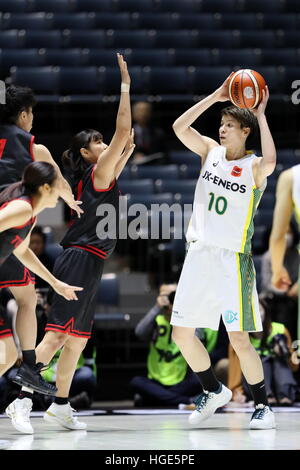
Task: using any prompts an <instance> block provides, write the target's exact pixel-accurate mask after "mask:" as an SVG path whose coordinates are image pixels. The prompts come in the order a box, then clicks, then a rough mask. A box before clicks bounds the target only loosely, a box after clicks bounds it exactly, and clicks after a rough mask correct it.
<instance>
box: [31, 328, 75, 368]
mask: <svg viewBox="0 0 300 470" xmlns="http://www.w3.org/2000/svg"><path fill="white" fill-rule="evenodd" d="M67 339H68V335H67V334H65V333H60V332H58V331H47V332H46V334H45V336H44V338H43V339H42V341H41V342H40V343H39V344H38V346H37V347H36V349H35V353H36V358H37V361H38V362H42V363H43V364H49V363H50V361H51V359H52V358H53V356H54V355H55V353H56V351H58V350H59V349H60V348H62V347H63V345H64V344H65V342H66V341H67Z"/></svg>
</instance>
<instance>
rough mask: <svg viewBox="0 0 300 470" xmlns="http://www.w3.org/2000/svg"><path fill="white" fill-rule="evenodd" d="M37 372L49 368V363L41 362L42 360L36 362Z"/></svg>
mask: <svg viewBox="0 0 300 470" xmlns="http://www.w3.org/2000/svg"><path fill="white" fill-rule="evenodd" d="M35 367H36V370H37V372H39V373H40V372H44V371H45V370H48V369H50V364H43V363H42V362H38V363H37V364H36V365H35Z"/></svg>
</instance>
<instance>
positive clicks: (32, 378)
mask: <svg viewBox="0 0 300 470" xmlns="http://www.w3.org/2000/svg"><path fill="white" fill-rule="evenodd" d="M10 291H11V293H12V294H13V296H14V298H15V300H16V302H17V305H18V311H17V318H16V330H17V335H18V337H19V340H20V345H21V349H22V355H23V363H22V365H21V367H20V368H19V370H18V372H17V374H16V377H15V378H14V382H16V383H17V384H19V385H22V386H23V385H25V386H26V387H31V388H32V389H33V390H35V391H37V392H39V393H45V394H46V395H48V394H49V395H51V394H54V393H55V390H56V388H55V387H54V386H53V385H51V384H48V383H47V382H46V381H45V380H44V379H43V378H42V377H41V375H40V370H41V368H42V367H43V365H44V364H45V363H44V362H43V363H41V361H38V360H37V358H36V353H35V345H36V334H37V319H36V313H35V309H36V292H35V288H34V285H33V284H28V285H27V286H22V287H10Z"/></svg>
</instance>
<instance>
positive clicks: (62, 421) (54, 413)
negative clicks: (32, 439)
mask: <svg viewBox="0 0 300 470" xmlns="http://www.w3.org/2000/svg"><path fill="white" fill-rule="evenodd" d="M73 411H75V410H73V408H71V405H70V403H68V404H67V405H57V404H56V403H52V405H51V406H50V407H49V408H48V410H47V411H46V412H45V414H44V420H45V421H47V423H52V424H59V425H60V426H62V427H63V428H65V429H71V430H77V429H86V428H87V425H86V423H81V422H80V421H78V419H77V418H76V416H74V415H73Z"/></svg>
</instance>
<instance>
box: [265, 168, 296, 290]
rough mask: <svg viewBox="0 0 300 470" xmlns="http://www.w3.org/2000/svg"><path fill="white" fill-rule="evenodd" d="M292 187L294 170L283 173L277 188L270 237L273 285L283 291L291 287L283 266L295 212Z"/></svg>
mask: <svg viewBox="0 0 300 470" xmlns="http://www.w3.org/2000/svg"><path fill="white" fill-rule="evenodd" d="M292 185H293V174H292V169H289V170H286V171H283V172H282V173H281V175H280V177H279V179H278V183H277V188H276V204H275V209H274V215H273V226H272V232H271V237H270V253H271V263H272V272H273V276H272V283H273V285H274V286H275V287H277V289H282V290H288V288H289V286H290V285H291V280H290V277H289V274H288V272H287V270H286V269H285V267H284V266H283V260H284V254H285V250H286V241H285V235H286V233H287V231H288V228H289V224H290V220H291V216H292V212H293V200H292Z"/></svg>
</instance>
